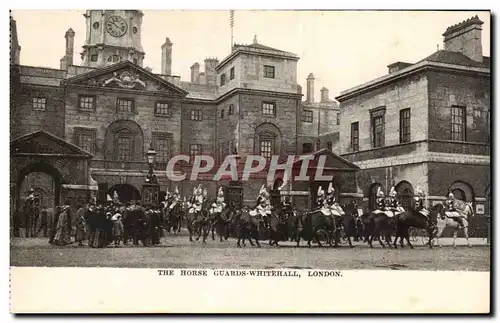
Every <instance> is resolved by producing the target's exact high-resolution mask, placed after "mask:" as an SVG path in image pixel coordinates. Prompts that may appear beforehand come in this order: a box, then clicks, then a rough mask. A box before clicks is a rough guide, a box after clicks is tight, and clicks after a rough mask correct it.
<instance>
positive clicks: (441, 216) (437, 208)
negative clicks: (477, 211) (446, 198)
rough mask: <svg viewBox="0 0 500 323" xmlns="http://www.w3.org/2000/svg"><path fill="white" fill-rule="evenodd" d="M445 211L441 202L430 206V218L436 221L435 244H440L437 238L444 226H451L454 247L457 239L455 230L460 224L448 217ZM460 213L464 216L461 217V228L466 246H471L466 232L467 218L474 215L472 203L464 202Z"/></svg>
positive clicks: (456, 230)
mask: <svg viewBox="0 0 500 323" xmlns="http://www.w3.org/2000/svg"><path fill="white" fill-rule="evenodd" d="M445 212H446V207H445V206H444V205H443V204H442V203H438V204H436V205H434V206H433V207H432V208H431V218H432V221H435V222H436V228H437V233H436V246H440V245H439V238H440V237H441V235H442V234H443V231H444V229H445V228H452V229H453V247H456V243H455V242H456V239H457V232H458V230H459V227H460V225H459V223H458V222H457V221H456V220H454V219H452V218H449V217H448V216H447V215H446V214H445ZM462 214H463V216H464V217H462V222H463V224H464V227H463V229H462V230H463V232H464V235H465V239H466V241H467V246H469V247H472V245H471V243H470V242H469V232H468V226H469V222H468V221H467V219H468V218H469V217H470V216H473V215H474V211H473V209H472V203H464V209H463V212H462Z"/></svg>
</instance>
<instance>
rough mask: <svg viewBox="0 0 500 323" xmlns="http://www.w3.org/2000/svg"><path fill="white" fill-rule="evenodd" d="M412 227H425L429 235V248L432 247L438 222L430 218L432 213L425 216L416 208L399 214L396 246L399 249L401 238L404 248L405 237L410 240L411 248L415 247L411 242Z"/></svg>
mask: <svg viewBox="0 0 500 323" xmlns="http://www.w3.org/2000/svg"><path fill="white" fill-rule="evenodd" d="M410 227H413V228H417V229H425V230H426V231H427V234H428V235H429V242H428V245H429V248H432V243H431V241H432V235H433V233H434V230H435V228H436V223H435V222H433V221H432V220H431V218H430V215H428V216H425V215H424V214H422V213H420V211H417V210H415V209H409V210H407V211H405V212H403V213H402V214H400V215H399V216H398V221H397V223H396V237H395V239H394V248H395V249H397V241H398V238H400V241H399V243H400V245H401V247H402V248H404V243H403V241H404V239H406V241H407V242H408V245H409V246H410V248H412V249H413V245H412V244H411V242H410Z"/></svg>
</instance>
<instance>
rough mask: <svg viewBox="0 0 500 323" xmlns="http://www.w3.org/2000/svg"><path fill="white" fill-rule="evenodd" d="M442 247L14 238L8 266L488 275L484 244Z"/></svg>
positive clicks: (487, 250) (477, 241) (446, 243)
mask: <svg viewBox="0 0 500 323" xmlns="http://www.w3.org/2000/svg"><path fill="white" fill-rule="evenodd" d="M440 242H441V245H443V247H442V248H435V249H433V250H429V249H428V248H427V247H425V246H416V247H415V249H413V250H410V249H408V248H405V249H401V248H398V249H397V250H394V249H383V248H382V247H381V246H380V245H378V244H374V246H375V248H374V249H370V248H369V247H368V246H367V245H366V244H358V243H355V245H356V246H355V247H354V248H352V249H350V248H349V247H347V246H342V247H340V248H319V247H313V248H307V247H306V246H302V247H299V248H296V247H294V244H292V243H285V244H284V245H283V246H281V247H279V248H276V247H270V246H269V245H268V244H267V242H262V248H260V249H259V248H253V247H250V246H249V245H248V243H247V247H245V248H237V247H236V240H234V239H231V238H230V239H229V240H228V241H225V242H222V243H221V242H219V241H212V240H209V241H208V242H207V244H206V245H203V244H202V243H201V242H189V240H188V237H186V236H168V237H166V238H163V239H162V245H161V246H157V247H148V248H146V247H133V246H127V247H124V246H121V247H118V248H116V247H108V248H104V249H93V248H88V247H87V246H84V247H78V246H76V244H73V245H68V246H65V247H55V246H52V245H49V244H48V242H47V239H44V238H12V239H11V265H12V266H61V267H71V266H81V267H150V268H198V267H205V268H263V269H264V268H269V269H271V268H296V269H309V268H321V269H389V268H390V269H407V270H422V269H427V270H476V271H489V270H490V248H489V247H488V245H487V244H486V243H485V240H484V239H472V240H471V243H472V244H473V247H472V248H468V247H466V246H465V239H458V240H457V245H458V246H457V247H456V248H452V247H451V246H450V244H451V239H447V238H444V239H440Z"/></svg>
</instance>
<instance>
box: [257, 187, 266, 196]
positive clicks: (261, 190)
mask: <svg viewBox="0 0 500 323" xmlns="http://www.w3.org/2000/svg"><path fill="white" fill-rule="evenodd" d="M265 192H266V186H265V185H262V186H261V188H260V191H259V194H261V195H263V194H265Z"/></svg>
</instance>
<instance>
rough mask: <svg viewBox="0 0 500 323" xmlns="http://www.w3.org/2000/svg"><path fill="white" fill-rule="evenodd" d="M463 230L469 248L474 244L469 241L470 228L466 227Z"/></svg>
mask: <svg viewBox="0 0 500 323" xmlns="http://www.w3.org/2000/svg"><path fill="white" fill-rule="evenodd" d="M463 230H464V235H465V240H466V243H467V246H468V247H469V248H471V247H472V244H471V243H470V242H469V229H468V228H467V227H464V228H463Z"/></svg>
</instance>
